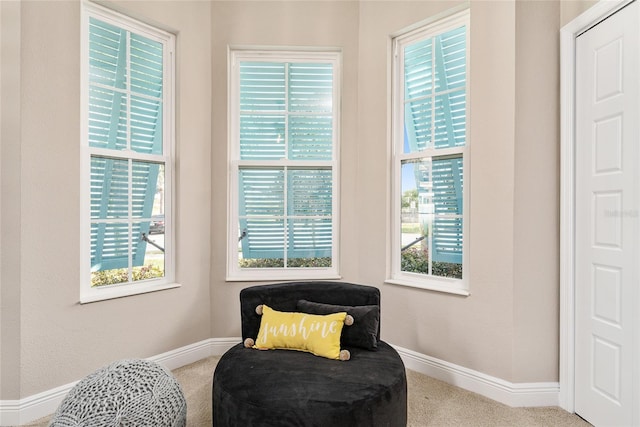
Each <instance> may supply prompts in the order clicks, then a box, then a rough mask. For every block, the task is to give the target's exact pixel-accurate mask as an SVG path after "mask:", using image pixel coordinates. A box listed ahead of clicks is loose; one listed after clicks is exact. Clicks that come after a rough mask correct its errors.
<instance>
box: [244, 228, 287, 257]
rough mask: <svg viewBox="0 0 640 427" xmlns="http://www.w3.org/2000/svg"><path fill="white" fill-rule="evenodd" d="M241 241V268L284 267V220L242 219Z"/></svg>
mask: <svg viewBox="0 0 640 427" xmlns="http://www.w3.org/2000/svg"><path fill="white" fill-rule="evenodd" d="M239 240H240V241H239V248H238V250H239V252H238V265H239V266H240V267H241V268H264V267H284V250H285V241H286V239H285V230H284V220H281V219H269V218H266V219H262V218H244V219H243V218H241V219H240V239H239Z"/></svg>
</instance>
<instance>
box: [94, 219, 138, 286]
mask: <svg viewBox="0 0 640 427" xmlns="http://www.w3.org/2000/svg"><path fill="white" fill-rule="evenodd" d="M128 265H129V225H128V224H126V223H116V224H108V223H98V224H91V271H92V272H96V271H104V270H113V269H119V268H127V266H128ZM127 280H128V279H127V278H125V279H124V281H125V282H126V281H127ZM121 282H122V280H120V279H118V281H116V282H114V283H121ZM103 284H104V283H103Z"/></svg>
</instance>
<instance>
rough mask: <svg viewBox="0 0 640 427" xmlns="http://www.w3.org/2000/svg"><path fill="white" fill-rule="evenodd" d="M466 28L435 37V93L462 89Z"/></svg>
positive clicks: (464, 71)
mask: <svg viewBox="0 0 640 427" xmlns="http://www.w3.org/2000/svg"><path fill="white" fill-rule="evenodd" d="M466 37H467V35H466V27H460V28H456V29H454V30H451V31H448V32H446V33H444V34H441V35H439V36H437V37H436V42H435V47H436V91H437V92H441V91H445V90H451V89H455V88H459V87H464V86H465V84H466V78H467V69H466V66H467V58H466V48H467V46H466V44H467V39H466Z"/></svg>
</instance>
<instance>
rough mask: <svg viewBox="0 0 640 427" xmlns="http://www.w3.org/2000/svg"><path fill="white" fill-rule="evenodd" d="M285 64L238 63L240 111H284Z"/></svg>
mask: <svg viewBox="0 0 640 427" xmlns="http://www.w3.org/2000/svg"><path fill="white" fill-rule="evenodd" d="M284 109H285V64H283V63H274V62H241V63H240V111H284Z"/></svg>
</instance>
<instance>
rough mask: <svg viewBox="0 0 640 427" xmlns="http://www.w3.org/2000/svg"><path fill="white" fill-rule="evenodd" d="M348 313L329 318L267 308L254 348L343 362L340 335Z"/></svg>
mask: <svg viewBox="0 0 640 427" xmlns="http://www.w3.org/2000/svg"><path fill="white" fill-rule="evenodd" d="M346 315H347V313H346V312H340V313H333V314H327V315H325V316H321V315H316V314H306V313H288V312H282V311H276V310H273V309H272V308H270V307H268V306H267V305H264V306H263V307H262V319H261V321H260V331H259V332H258V338H256V341H255V345H254V346H253V348H257V349H259V350H268V349H276V348H277V349H285V350H300V351H307V352H309V353H313V354H315V355H316V356H322V357H326V358H328V359H340V333H341V332H342V326H343V325H344V319H345V317H346Z"/></svg>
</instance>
